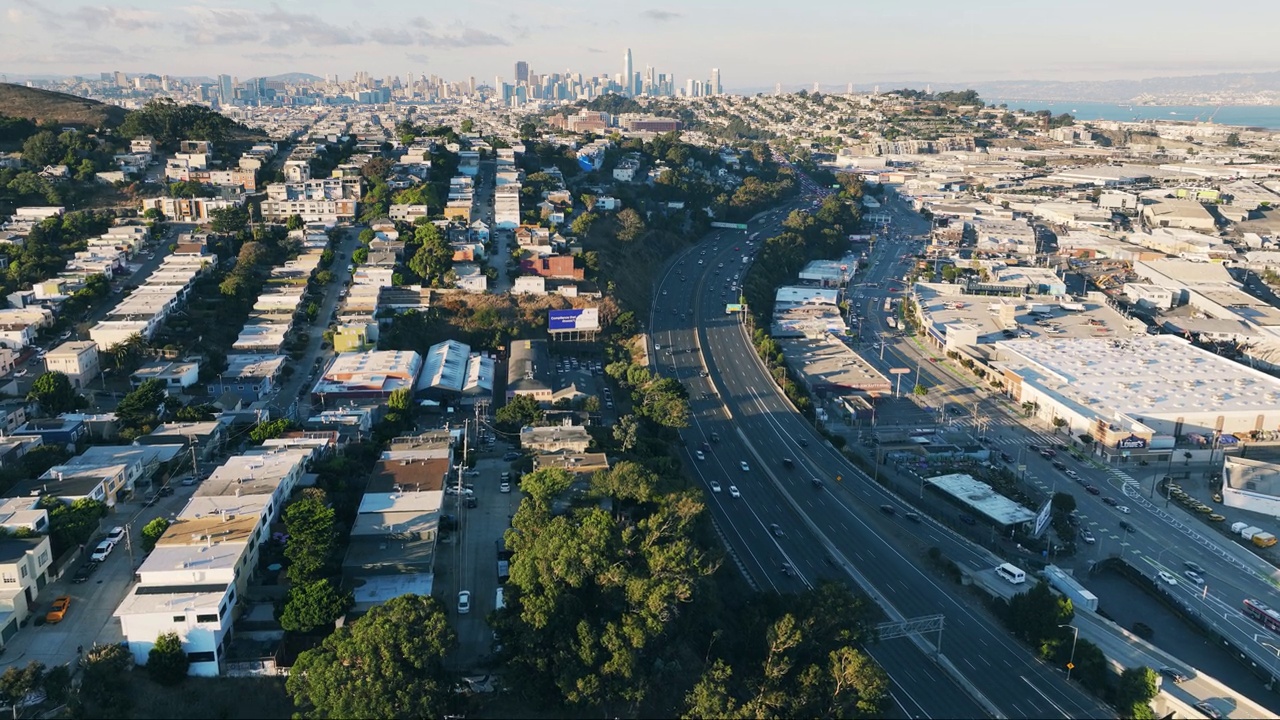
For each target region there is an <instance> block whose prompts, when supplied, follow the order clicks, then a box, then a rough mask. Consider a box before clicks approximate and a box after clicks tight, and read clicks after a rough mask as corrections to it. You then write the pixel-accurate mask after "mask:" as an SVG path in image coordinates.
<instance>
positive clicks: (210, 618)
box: [196, 613, 218, 623]
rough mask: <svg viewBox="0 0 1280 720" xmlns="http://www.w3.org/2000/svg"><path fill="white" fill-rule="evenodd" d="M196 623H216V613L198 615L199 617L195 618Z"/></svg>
mask: <svg viewBox="0 0 1280 720" xmlns="http://www.w3.org/2000/svg"><path fill="white" fill-rule="evenodd" d="M196 622H198V623H216V622H218V616H217V614H216V613H208V614H200V615H197V616H196Z"/></svg>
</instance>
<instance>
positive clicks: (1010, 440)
mask: <svg viewBox="0 0 1280 720" xmlns="http://www.w3.org/2000/svg"><path fill="white" fill-rule="evenodd" d="M889 209H890V212H891V213H892V214H893V217H894V221H895V229H896V230H895V231H896V232H897V233H898V234H900V235H902V236H910V237H914V236H916V235H917V234H918V233H920V232H924V231H927V229H928V222H927V221H925V220H923V219H922V218H920V217H919V216H918V215H916V214H915V213H913V212H909V211H907V210H906V209H905V207H903V206H901V205H900V204H899V203H889ZM916 247H917V246H914V245H913V246H912V247H909V248H907V247H904V246H902V245H892V246H888V244H887V243H885V242H881V243H878V246H877V248H876V256H878V257H879V258H881V259H880V260H879V261H877V262H874V263H873V265H872V266H871V268H869V271H868V273H867V275H866V277H865V278H863V279H862V280H861V282H860V283H859V284H858V285H857V287H855V288H854V291H853V294H854V295H862V298H861V300H860V301H859V303H858V306H859V307H860V308H865V310H864V315H865V319H864V321H863V323H862V336H863V338H868V337H873V338H875V337H878V338H883V339H884V340H885V341H886V342H885V345H884V349H883V360H881V357H880V352H881V348H880V346H879V344H878V343H876V342H874V341H873V342H870V343H867V344H866V345H864V351H863V352H862V353H861V354H862V356H863V357H864V358H865V359H866V360H867V361H868V362H870V363H871V364H872V365H874V366H876V367H877V368H878V369H880V370H881V372H887V371H888V369H889V368H890V367H905V368H910V369H912V370H913V371H918V372H913V373H912V374H908V375H906V376H905V377H904V379H903V383H902V386H903V388H904V390H903V394H904V395H905V394H907V393H908V392H909V388H910V387H911V386H913V385H914V384H915V382H919V383H921V384H923V385H925V386H926V387H927V388H929V393H928V394H927V395H926V396H925V398H924V400H925V402H927V403H928V404H930V405H932V406H933V407H934V409H935V410H938V411H941V410H943V409H944V408H945V407H947V406H949V405H960V406H962V407H963V408H964V410H965V413H964V414H963V415H962V416H961V417H959V418H955V419H953V420H951V421H950V424H952V425H953V427H954V429H956V430H958V431H965V430H967V431H968V433H969V435H970V437H972V438H973V439H975V440H978V439H979V438H981V439H983V440H985V441H986V442H988V444H989V445H990V446H991V448H992V449H993V450H995V451H1000V452H1005V453H1008V454H1009V455H1010V456H1011V457H1013V458H1014V460H1015V463H1018V464H1025V465H1026V472H1025V477H1026V479H1027V482H1028V483H1030V484H1031V485H1032V486H1034V487H1035V488H1036V489H1037V490H1039V491H1040V492H1041V493H1042V494H1043V496H1045V497H1047V496H1048V495H1049V494H1051V493H1053V492H1055V491H1057V492H1067V493H1070V494H1072V495H1073V496H1074V497H1075V499H1076V503H1077V507H1078V508H1079V510H1078V514H1079V515H1080V517H1081V521H1082V523H1081V524H1082V527H1083V528H1087V529H1088V530H1089V531H1090V532H1091V533H1092V534H1093V536H1094V537H1095V538H1096V542H1095V543H1094V544H1093V545H1087V544H1085V543H1084V542H1083V541H1079V542H1078V544H1077V547H1078V549H1077V555H1076V558H1075V561H1074V562H1073V561H1071V560H1066V561H1064V562H1061V563H1060V564H1063V565H1066V566H1069V567H1071V566H1074V568H1075V569H1076V571H1077V576H1078V577H1081V578H1082V582H1083V583H1084V584H1085V586H1086V587H1087V586H1088V578H1087V573H1088V571H1089V569H1090V567H1091V566H1092V564H1093V563H1094V562H1096V561H1098V560H1101V559H1103V558H1106V557H1111V556H1123V557H1124V558H1125V559H1126V560H1127V561H1128V562H1129V563H1130V564H1131V565H1134V566H1135V567H1137V568H1138V569H1139V570H1141V571H1143V572H1144V573H1145V574H1147V575H1148V576H1151V577H1153V578H1154V577H1156V576H1157V573H1158V572H1159V571H1161V570H1164V571H1166V572H1168V573H1170V574H1171V575H1173V576H1174V577H1175V578H1176V581H1177V585H1173V586H1166V591H1167V592H1168V593H1170V594H1171V595H1172V596H1173V597H1174V598H1175V599H1176V600H1177V601H1178V602H1179V603H1180V604H1181V605H1183V607H1184V608H1185V609H1186V610H1187V611H1188V612H1189V613H1191V614H1194V615H1198V616H1200V617H1202V618H1203V619H1204V620H1205V621H1207V622H1208V623H1209V624H1211V625H1212V626H1213V627H1214V628H1215V629H1216V630H1217V631H1218V632H1219V633H1221V634H1222V635H1223V636H1224V637H1227V638H1229V639H1231V641H1232V642H1233V643H1234V644H1235V645H1236V646H1237V647H1239V648H1241V649H1242V650H1244V651H1245V652H1246V653H1248V654H1249V655H1250V657H1251V659H1252V661H1253V662H1254V663H1255V664H1256V665H1257V666H1258V667H1259V668H1264V669H1266V670H1267V671H1268V672H1270V673H1271V675H1272V676H1273V677H1280V650H1277V649H1276V648H1280V634H1276V633H1271V632H1268V631H1267V630H1266V629H1265V628H1263V627H1262V626H1261V625H1260V624H1259V623H1257V622H1255V621H1253V620H1250V619H1248V618H1246V617H1245V616H1244V615H1243V614H1242V613H1241V611H1240V609H1241V607H1242V605H1243V602H1244V600H1245V599H1246V598H1255V599H1258V600H1261V601H1262V602H1264V603H1266V604H1268V605H1270V606H1271V607H1272V608H1276V609H1280V593H1277V587H1278V586H1280V571H1277V569H1276V568H1275V567H1274V566H1272V565H1271V564H1269V563H1268V562H1266V561H1265V560H1263V559H1261V558H1259V557H1257V556H1256V555H1254V554H1253V553H1251V552H1249V551H1248V550H1246V549H1244V548H1241V547H1239V546H1237V545H1236V544H1234V543H1232V542H1230V541H1227V540H1225V539H1223V538H1222V537H1221V536H1219V535H1218V533H1217V532H1215V531H1214V530H1213V529H1211V528H1209V527H1207V526H1206V524H1205V523H1204V522H1202V521H1201V520H1200V519H1199V518H1198V517H1195V516H1194V513H1192V512H1190V511H1188V510H1186V509H1184V508H1183V507H1182V506H1181V505H1179V504H1177V503H1169V502H1167V501H1166V499H1164V498H1161V497H1160V496H1159V494H1158V492H1157V491H1156V483H1157V481H1158V480H1159V479H1160V477H1162V476H1164V475H1165V474H1167V473H1169V472H1171V471H1172V472H1174V473H1176V472H1177V471H1178V470H1179V469H1180V468H1181V464H1180V463H1178V462H1177V461H1176V460H1175V461H1174V462H1173V463H1172V464H1171V465H1166V464H1165V463H1152V464H1150V465H1148V466H1141V465H1137V464H1131V465H1129V466H1127V467H1123V468H1115V467H1107V466H1105V465H1103V464H1101V463H1097V462H1095V461H1093V460H1092V459H1090V458H1088V457H1086V459H1085V460H1084V461H1079V460H1076V459H1075V458H1073V457H1072V456H1070V455H1069V454H1067V453H1061V452H1060V453H1058V455H1057V457H1055V458H1052V459H1048V458H1043V457H1041V456H1040V455H1039V454H1037V453H1035V452H1033V451H1031V450H1030V449H1029V448H1030V446H1031V445H1038V446H1042V447H1043V446H1049V445H1053V444H1055V443H1064V442H1070V438H1068V437H1067V436H1066V435H1064V434H1059V433H1055V432H1053V431H1052V429H1050V428H1047V427H1045V425H1044V424H1043V422H1042V421H1039V420H1036V419H1030V420H1028V419H1025V418H1023V417H1021V415H1020V413H1019V412H1018V409H1017V408H1015V407H1014V403H1013V401H1012V400H1010V399H1008V398H1005V397H1003V396H1002V395H1001V394H1000V393H999V392H997V391H992V390H989V389H987V388H981V389H976V388H975V387H974V385H973V380H972V379H971V378H969V377H968V376H966V375H964V374H963V371H962V370H960V369H959V368H957V367H955V366H954V365H953V364H951V363H950V362H949V361H947V360H946V358H945V356H944V353H943V352H941V351H940V350H937V349H934V348H932V347H927V349H925V350H921V349H920V347H919V346H918V345H917V344H916V342H915V341H914V340H913V339H912V338H910V337H904V336H902V334H901V333H899V332H897V331H895V330H893V329H890V328H889V327H888V326H887V325H886V324H885V322H884V321H885V319H886V317H887V315H885V313H884V312H883V302H884V299H885V298H886V297H895V296H897V295H901V294H903V293H905V292H906V291H907V289H906V288H903V289H901V290H900V291H898V292H891V288H892V289H897V288H898V287H900V285H894V284H893V283H892V282H891V281H892V280H893V279H897V278H901V277H903V276H904V275H905V274H906V271H907V263H906V262H905V261H904V260H903V259H902V258H901V257H898V258H896V259H895V258H894V255H897V254H902V253H911V254H914V253H915V252H917V249H916ZM930 358H933V359H936V360H937V362H932V361H931V360H930ZM908 379H910V382H909V381H908ZM942 415H943V413H942V412H935V413H931V416H933V417H935V418H937V419H938V421H939V422H940V423H941V422H945V421H943V420H942ZM1054 460H1059V461H1061V462H1063V463H1064V464H1065V465H1066V466H1067V469H1069V470H1073V471H1075V472H1076V473H1077V474H1078V475H1079V479H1078V480H1073V479H1072V478H1070V477H1069V476H1068V475H1066V474H1065V472H1063V471H1062V470H1059V469H1057V468H1055V467H1053V465H1052V463H1053V461H1054ZM1086 483H1088V484H1092V485H1094V486H1095V487H1097V488H1098V489H1099V490H1100V494H1098V495H1093V494H1090V493H1088V492H1086V491H1085V490H1084V485H1085V484H1086ZM1105 499H1111V500H1114V501H1115V502H1116V503H1117V505H1118V506H1121V507H1124V508H1127V509H1128V511H1129V512H1127V513H1125V512H1123V511H1121V510H1120V509H1119V508H1118V507H1113V506H1110V505H1108V504H1106V502H1105ZM1229 514H1230V513H1229V511H1228V515H1229ZM1121 520H1127V521H1128V523H1129V524H1130V525H1131V526H1132V527H1133V528H1134V531H1132V532H1128V531H1125V530H1124V529H1123V528H1122V527H1121V525H1120V522H1121ZM1230 520H1231V518H1228V522H1229V521H1230ZM1188 563H1191V564H1192V566H1195V565H1198V566H1200V567H1201V568H1203V570H1204V572H1201V573H1199V574H1200V575H1201V577H1202V579H1203V580H1204V581H1205V582H1204V585H1200V584H1198V583H1196V582H1194V581H1193V580H1191V579H1189V578H1188V576H1186V575H1185V571H1186V570H1187V569H1188ZM1184 661H1186V662H1187V663H1188V664H1191V665H1194V658H1184Z"/></svg>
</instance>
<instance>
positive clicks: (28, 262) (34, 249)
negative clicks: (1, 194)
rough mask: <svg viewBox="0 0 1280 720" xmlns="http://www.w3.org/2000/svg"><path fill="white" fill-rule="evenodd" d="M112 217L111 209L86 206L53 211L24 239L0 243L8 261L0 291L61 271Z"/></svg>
mask: <svg viewBox="0 0 1280 720" xmlns="http://www.w3.org/2000/svg"><path fill="white" fill-rule="evenodd" d="M3 172H4V171H0V175H2V174H3ZM25 174H26V175H31V174H30V173H25ZM31 176H32V177H37V178H38V176H35V175H31ZM40 203H41V204H43V203H44V200H41V201H40ZM112 217H113V216H112V214H111V213H107V212H99V211H89V210H84V211H78V212H70V213H66V214H65V215H54V216H51V217H48V218H45V219H44V220H42V221H40V223H39V224H37V225H36V226H35V227H34V228H32V229H31V232H30V233H29V234H28V235H27V239H26V241H25V242H23V243H20V244H17V243H15V244H9V245H3V246H0V257H5V258H8V261H9V264H8V267H6V268H5V269H4V270H2V271H0V292H4V293H5V294H8V293H11V292H13V291H15V290H18V289H20V288H26V287H30V286H31V284H32V283H37V282H41V281H43V280H45V279H47V278H50V277H54V276H56V275H57V274H58V273H60V272H62V270H63V268H65V267H66V265H67V260H68V259H69V258H70V257H71V256H72V255H74V254H75V253H76V252H78V251H81V250H84V249H86V248H87V247H88V243H87V240H88V239H89V238H90V237H93V236H95V235H100V234H102V233H104V232H106V231H107V228H109V227H110V226H111V219H112Z"/></svg>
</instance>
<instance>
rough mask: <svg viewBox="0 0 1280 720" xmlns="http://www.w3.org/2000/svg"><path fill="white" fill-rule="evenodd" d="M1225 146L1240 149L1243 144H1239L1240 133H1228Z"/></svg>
mask: <svg viewBox="0 0 1280 720" xmlns="http://www.w3.org/2000/svg"><path fill="white" fill-rule="evenodd" d="M1226 144H1227V147H1240V146H1241V145H1243V144H1244V143H1241V142H1240V133H1228V134H1227V140H1226Z"/></svg>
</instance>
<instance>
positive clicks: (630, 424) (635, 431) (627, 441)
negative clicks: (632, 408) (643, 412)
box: [613, 414, 640, 452]
mask: <svg viewBox="0 0 1280 720" xmlns="http://www.w3.org/2000/svg"><path fill="white" fill-rule="evenodd" d="M639 431H640V424H639V423H638V422H636V417H635V415H630V414H628V415H623V416H622V417H620V418H618V422H617V423H616V424H615V425H614V426H613V439H614V440H616V441H618V447H619V448H620V449H621V450H622V451H623V452H631V450H632V449H634V448H635V446H636V442H637V440H638V439H639Z"/></svg>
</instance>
